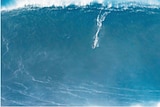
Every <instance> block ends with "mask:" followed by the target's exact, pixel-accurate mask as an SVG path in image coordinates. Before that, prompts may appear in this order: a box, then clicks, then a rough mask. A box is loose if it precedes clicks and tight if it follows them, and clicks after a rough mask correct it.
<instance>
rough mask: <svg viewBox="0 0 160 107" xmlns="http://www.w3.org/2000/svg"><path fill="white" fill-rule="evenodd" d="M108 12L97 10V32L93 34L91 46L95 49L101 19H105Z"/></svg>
mask: <svg viewBox="0 0 160 107" xmlns="http://www.w3.org/2000/svg"><path fill="white" fill-rule="evenodd" d="M109 13H110V12H104V13H102V10H101V11H100V12H99V14H98V16H97V32H96V34H95V35H94V37H93V39H94V41H93V45H92V48H93V49H95V48H96V47H99V32H100V30H101V28H102V24H103V21H104V20H105V18H106V16H107V15H108V14H109Z"/></svg>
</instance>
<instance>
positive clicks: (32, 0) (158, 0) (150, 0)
mask: <svg viewBox="0 0 160 107" xmlns="http://www.w3.org/2000/svg"><path fill="white" fill-rule="evenodd" d="M93 2H96V3H101V4H104V5H108V4H110V3H128V2H135V3H141V4H148V5H160V0H14V2H13V3H11V4H10V5H8V6H2V10H6V9H7V10H8V9H9V10H12V9H17V8H22V7H24V6H27V5H32V6H39V7H50V6H53V5H54V6H68V5H71V4H74V5H77V6H85V5H88V4H91V3H93Z"/></svg>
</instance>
